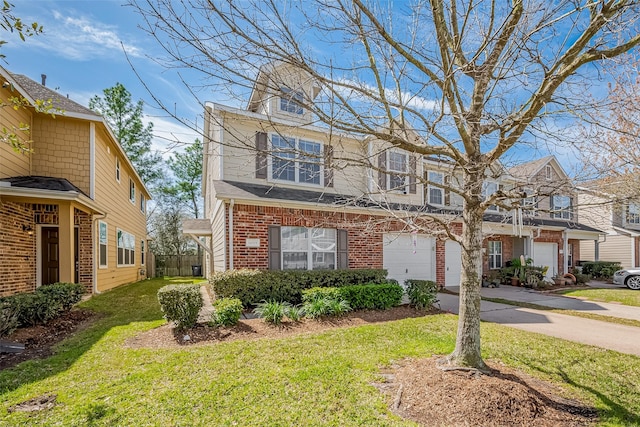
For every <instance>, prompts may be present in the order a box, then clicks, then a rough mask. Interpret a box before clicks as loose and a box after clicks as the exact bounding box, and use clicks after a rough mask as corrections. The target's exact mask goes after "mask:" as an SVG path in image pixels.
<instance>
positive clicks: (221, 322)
mask: <svg viewBox="0 0 640 427" xmlns="http://www.w3.org/2000/svg"><path fill="white" fill-rule="evenodd" d="M240 316H242V301H240V300H239V299H238V298H219V299H217V300H215V301H214V302H213V313H212V315H211V322H212V323H213V324H214V325H215V326H233V325H235V324H236V323H238V320H240Z"/></svg>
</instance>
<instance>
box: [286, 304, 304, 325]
mask: <svg viewBox="0 0 640 427" xmlns="http://www.w3.org/2000/svg"><path fill="white" fill-rule="evenodd" d="M284 315H285V316H287V317H288V318H289V320H291V321H292V322H298V321H300V319H301V318H302V317H304V309H303V308H302V307H298V306H295V305H290V306H289V307H287V308H286V309H285V311H284Z"/></svg>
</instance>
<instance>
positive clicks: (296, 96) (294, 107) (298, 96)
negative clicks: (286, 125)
mask: <svg viewBox="0 0 640 427" xmlns="http://www.w3.org/2000/svg"><path fill="white" fill-rule="evenodd" d="M280 92H282V94H281V95H280V111H284V112H286V113H291V114H303V113H304V109H303V108H302V102H303V101H304V95H303V93H302V92H300V91H293V90H291V89H287V88H284V87H283V88H281V89H280Z"/></svg>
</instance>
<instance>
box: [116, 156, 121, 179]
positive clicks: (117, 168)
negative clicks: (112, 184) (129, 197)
mask: <svg viewBox="0 0 640 427" xmlns="http://www.w3.org/2000/svg"><path fill="white" fill-rule="evenodd" d="M116 181H118V182H120V159H119V158H118V157H116Z"/></svg>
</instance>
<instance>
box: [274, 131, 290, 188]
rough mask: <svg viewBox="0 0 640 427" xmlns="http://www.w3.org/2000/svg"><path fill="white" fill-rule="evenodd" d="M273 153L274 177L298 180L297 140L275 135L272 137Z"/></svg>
mask: <svg viewBox="0 0 640 427" xmlns="http://www.w3.org/2000/svg"><path fill="white" fill-rule="evenodd" d="M271 144H272V146H273V154H272V156H271V159H272V160H271V169H272V177H273V179H282V180H285V181H294V182H295V180H296V165H295V162H294V161H293V159H295V140H294V139H293V138H282V137H280V136H277V135H274V136H273V137H272V138H271Z"/></svg>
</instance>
